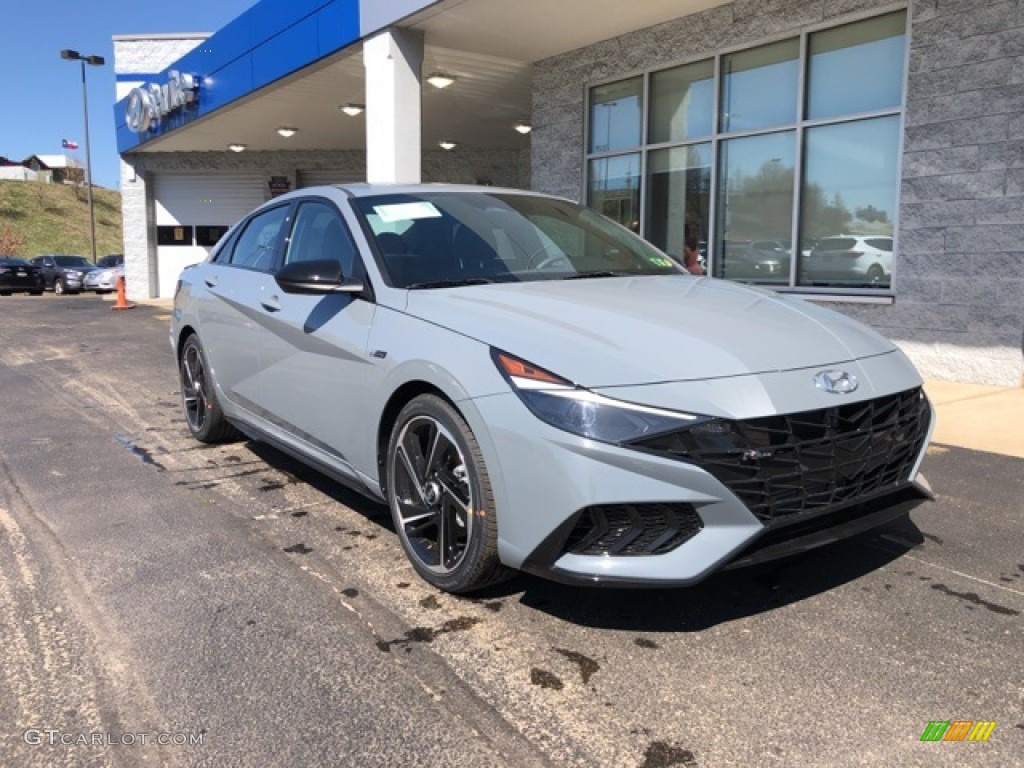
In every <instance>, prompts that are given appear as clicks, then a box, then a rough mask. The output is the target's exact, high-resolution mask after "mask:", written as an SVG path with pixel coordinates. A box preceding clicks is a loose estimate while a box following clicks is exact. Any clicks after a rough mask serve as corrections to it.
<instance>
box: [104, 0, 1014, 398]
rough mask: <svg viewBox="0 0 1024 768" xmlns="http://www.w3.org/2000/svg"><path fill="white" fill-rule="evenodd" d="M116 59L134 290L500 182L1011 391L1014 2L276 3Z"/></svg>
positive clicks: (156, 293)
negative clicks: (292, 217)
mask: <svg viewBox="0 0 1024 768" xmlns="http://www.w3.org/2000/svg"><path fill="white" fill-rule="evenodd" d="M114 60H115V69H116V73H117V88H118V93H117V104H116V105H115V122H116V124H117V140H118V148H119V151H120V153H121V191H122V201H123V203H122V205H123V212H124V237H125V257H126V259H125V263H126V276H127V285H128V290H129V294H130V296H132V297H134V298H138V299H143V298H154V297H169V296H171V295H172V294H173V292H174V287H175V282H176V280H177V277H178V274H179V273H180V271H181V269H182V268H183V267H185V266H186V265H188V264H191V263H195V262H197V261H199V260H201V259H202V258H204V257H205V256H206V254H207V253H208V252H209V251H210V249H211V247H212V246H213V245H214V244H215V243H216V242H217V239H218V238H219V237H220V236H221V235H222V234H223V233H224V232H225V231H226V229H227V227H228V226H230V225H231V224H233V223H234V222H235V221H237V220H238V219H239V218H240V217H241V216H243V215H244V214H245V213H247V212H248V211H249V210H251V209H252V208H254V207H256V206H257V205H259V204H261V203H263V202H265V201H266V200H269V199H271V198H272V197H273V196H276V195H278V194H281V193H283V192H286V191H290V190H294V189H299V188H302V187H307V186H313V185H317V184H325V183H341V182H350V181H363V180H369V181H371V182H382V183H387V182H399V183H402V182H419V181H424V182H455V183H472V184H485V185H495V186H509V187H518V188H525V189H534V190H537V191H540V192H545V193H551V194H556V195H561V196H564V197H568V198H571V199H574V200H579V201H583V202H586V203H588V204H589V205H592V206H593V207H595V208H597V209H598V210H600V211H602V212H603V213H605V214H606V215H607V216H609V217H611V218H613V219H615V220H617V221H618V222H620V223H621V224H623V225H624V226H627V227H629V228H631V229H633V230H634V231H636V232H639V233H640V234H641V235H643V236H644V237H646V238H647V239H649V240H650V241H652V242H653V243H655V244H656V245H658V246H659V247H661V248H663V249H664V250H665V251H666V252H668V253H670V254H672V255H674V256H677V257H681V254H682V251H683V246H684V242H690V243H692V244H696V245H697V246H698V248H699V250H700V253H701V255H702V257H703V259H704V261H705V264H706V267H707V270H708V272H709V274H712V275H714V276H716V277H719V278H723V279H731V280H741V281H744V282H748V283H753V284H758V285H763V286H764V287H765V288H766V289H768V290H772V291H778V292H782V293H786V294H788V295H790V296H793V297H796V298H798V299H802V300H807V301H815V302H821V303H824V304H826V305H827V306H829V307H831V308H833V309H836V310H838V311H840V312H843V313H846V314H848V315H851V316H853V317H856V318H858V319H860V320H863V321H864V322H866V323H868V324H870V325H871V326H873V327H875V328H877V329H878V330H879V331H880V332H881V333H883V334H885V335H886V336H889V337H890V338H892V339H894V340H895V341H896V342H897V343H898V344H899V345H900V346H901V347H902V348H903V349H904V350H905V351H906V352H907V353H908V354H909V355H910V357H911V358H912V359H913V360H914V362H915V363H916V364H917V365H918V367H919V369H920V370H921V371H922V373H923V374H925V375H926V376H932V377H937V378H949V379H959V380H964V381H974V382H978V383H987V384H999V385H1004V386H1021V384H1022V374H1024V359H1022V351H1024V4H1020V3H1018V2H1016V1H1015V0H1013V1H1009V2H989V1H985V0H914V1H913V2H910V3H909V4H907V3H896V4H894V3H891V2H874V1H872V0H832V1H827V0H733V1H732V2H722V1H721V0H644V1H643V2H640V3H622V2H618V1H617V0H560V1H559V2H550V0H513V1H512V2H509V0H440V1H439V2H429V0H386V1H385V0H262V2H259V3H257V4H255V5H254V6H253V7H252V8H250V9H249V10H248V11H246V12H245V13H243V14H242V15H241V16H239V17H238V18H236V19H235V20H233V21H232V22H231V23H229V24H228V25H227V26H225V27H224V28H223V29H221V30H219V31H217V32H215V33H213V34H202V35H196V34H179V35H118V36H116V37H115V38H114ZM792 342H793V344H800V343H801V340H800V339H798V338H795V339H793V340H792ZM680 352H681V353H685V351H684V350H681V351H680Z"/></svg>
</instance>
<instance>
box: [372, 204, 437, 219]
mask: <svg viewBox="0 0 1024 768" xmlns="http://www.w3.org/2000/svg"><path fill="white" fill-rule="evenodd" d="M373 210H374V211H375V212H376V214H377V215H378V216H380V220H381V221H383V222H385V223H386V224H393V223H394V222H396V221H412V220H414V219H439V218H441V212H440V211H439V210H437V208H435V207H434V204H433V203H428V202H427V201H425V200H421V201H420V202H418V203H395V204H394V205H375V206H373Z"/></svg>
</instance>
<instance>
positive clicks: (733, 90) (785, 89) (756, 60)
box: [721, 38, 800, 133]
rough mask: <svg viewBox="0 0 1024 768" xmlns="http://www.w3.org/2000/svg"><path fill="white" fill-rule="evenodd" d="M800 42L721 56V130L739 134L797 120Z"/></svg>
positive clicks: (787, 41) (783, 42)
mask: <svg viewBox="0 0 1024 768" xmlns="http://www.w3.org/2000/svg"><path fill="white" fill-rule="evenodd" d="M799 78H800V41H799V40H798V39H796V38H794V39H792V40H783V41H782V42H780V43H772V44H771V45H762V46H761V47H760V48H753V49H751V50H749V51H741V52H740V53H730V54H729V55H728V56H723V57H722V109H721V111H722V115H721V120H722V123H721V124H722V131H723V132H724V133H738V132H740V131H756V130H758V129H759V128H771V127H773V126H776V125H785V124H786V123H792V122H793V121H794V120H796V105H797V99H798V93H797V91H798V89H797V81H798V80H799Z"/></svg>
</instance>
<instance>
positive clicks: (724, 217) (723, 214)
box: [713, 131, 796, 284]
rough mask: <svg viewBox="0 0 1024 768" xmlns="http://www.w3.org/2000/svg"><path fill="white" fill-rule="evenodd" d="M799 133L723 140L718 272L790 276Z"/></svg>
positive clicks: (770, 279) (776, 279) (780, 279)
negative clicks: (794, 174)
mask: <svg viewBox="0 0 1024 768" xmlns="http://www.w3.org/2000/svg"><path fill="white" fill-rule="evenodd" d="M795 138H796V137H795V134H794V133H793V132H792V131H786V132H784V133H769V134H765V135H761V136H748V137H745V138H742V139H729V140H728V141H723V142H722V144H721V150H720V152H721V158H720V161H719V169H720V170H719V176H720V179H721V181H720V183H719V192H718V238H717V241H716V245H717V252H718V254H719V256H718V258H717V259H716V260H715V268H714V273H713V274H714V275H716V276H717V277H727V278H732V279H737V280H754V281H758V282H765V283H784V284H785V283H788V282H789V272H790V266H789V265H790V253H789V251H790V233H791V232H792V230H793V186H794V184H793V172H794V158H795Z"/></svg>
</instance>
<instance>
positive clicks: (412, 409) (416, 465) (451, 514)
mask: <svg viewBox="0 0 1024 768" xmlns="http://www.w3.org/2000/svg"><path fill="white" fill-rule="evenodd" d="M386 477H387V497H388V506H389V507H390V508H391V516H392V519H393V520H394V523H395V530H396V531H397V533H398V538H399V541H401V543H402V548H403V549H404V550H405V554H406V556H407V557H408V558H409V561H410V562H411V563H412V565H413V568H415V569H416V572H417V573H418V574H419V575H420V577H421V578H423V580H424V581H426V582H428V583H430V584H432V585H433V586H435V587H437V588H438V589H442V590H444V591H445V592H452V593H455V594H464V593H467V592H474V591H477V590H480V589H483V588H484V587H487V586H490V585H491V584H495V583H497V582H499V581H503V580H504V579H506V578H508V577H509V576H511V575H512V571H511V570H510V569H508V568H506V567H505V566H503V565H502V564H501V562H500V560H499V559H498V521H497V520H496V518H495V513H494V491H493V489H492V488H491V481H490V478H489V476H488V474H487V467H486V466H485V465H484V458H483V454H482V453H481V452H480V445H479V444H478V443H477V441H476V437H475V436H474V434H473V431H472V430H471V429H470V428H469V425H468V424H467V423H466V421H465V419H463V418H462V415H461V414H460V413H459V412H458V411H457V410H455V408H453V407H452V406H451V405H450V404H449V403H448V402H446V401H445V400H442V399H441V398H440V397H437V396H436V395H420V396H419V397H416V398H414V399H413V400H411V401H409V403H408V404H407V405H406V406H405V407H404V408H403V409H402V410H401V412H400V413H399V414H398V418H397V420H396V421H395V426H394V427H393V428H392V430H391V438H390V440H389V441H388V452H387V462H386Z"/></svg>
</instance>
